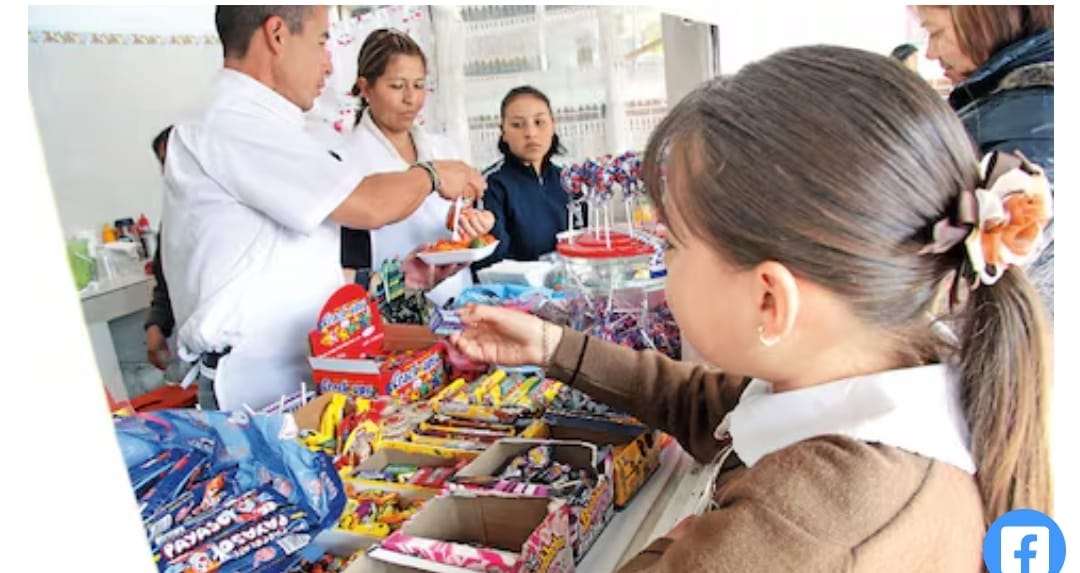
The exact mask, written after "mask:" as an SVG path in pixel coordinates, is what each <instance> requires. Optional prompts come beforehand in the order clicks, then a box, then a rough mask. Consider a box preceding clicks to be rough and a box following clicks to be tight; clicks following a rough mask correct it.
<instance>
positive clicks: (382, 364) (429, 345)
mask: <svg viewBox="0 0 1080 573" xmlns="http://www.w3.org/2000/svg"><path fill="white" fill-rule="evenodd" d="M309 344H310V347H311V357H310V358H309V359H308V361H309V363H310V364H311V370H312V375H313V380H314V381H315V384H316V386H317V388H318V390H319V392H320V393H326V392H340V393H342V394H348V395H350V396H356V397H361V398H372V397H375V396H395V397H397V398H399V399H401V400H402V401H405V402H415V401H417V400H421V399H424V398H426V397H428V396H429V395H431V394H433V393H434V392H435V391H437V390H438V389H439V388H441V387H442V386H443V385H445V383H446V370H445V365H444V351H443V345H441V344H440V343H439V341H438V339H437V338H435V336H434V335H433V334H432V333H431V332H430V331H429V330H427V329H426V328H424V327H423V326H410V325H393V324H384V323H383V320H382V316H381V315H380V314H379V309H378V308H377V307H376V306H375V305H374V304H373V303H372V301H371V300H370V299H369V297H368V293H367V291H366V290H364V288H363V287H361V286H360V285H355V284H353V285H345V286H343V287H341V288H340V289H338V291H337V292H335V293H334V294H333V295H332V296H331V297H330V299H329V300H328V301H327V302H326V305H325V306H323V309H322V312H321V313H319V319H318V322H317V326H316V328H315V329H314V330H312V331H311V333H310V335H309Z"/></svg>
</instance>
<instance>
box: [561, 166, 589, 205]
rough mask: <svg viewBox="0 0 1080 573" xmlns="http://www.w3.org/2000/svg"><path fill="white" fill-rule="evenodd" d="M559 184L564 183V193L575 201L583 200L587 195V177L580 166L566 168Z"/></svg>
mask: <svg viewBox="0 0 1080 573" xmlns="http://www.w3.org/2000/svg"><path fill="white" fill-rule="evenodd" d="M559 182H560V183H562V188H563V191H566V192H567V193H569V194H570V196H571V197H573V198H575V199H579V198H581V196H582V195H583V194H584V193H585V177H584V175H583V174H582V171H581V167H580V166H578V165H567V166H566V167H564V168H563V170H562V175H561V176H560V177H559Z"/></svg>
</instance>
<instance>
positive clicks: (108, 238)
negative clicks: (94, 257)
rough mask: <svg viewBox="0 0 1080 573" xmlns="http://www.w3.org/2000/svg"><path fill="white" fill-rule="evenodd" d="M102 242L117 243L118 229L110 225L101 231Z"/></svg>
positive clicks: (106, 225)
mask: <svg viewBox="0 0 1080 573" xmlns="http://www.w3.org/2000/svg"><path fill="white" fill-rule="evenodd" d="M101 242H102V243H106V244H108V243H115V242H116V229H114V228H113V226H112V225H109V224H108V223H106V224H105V227H103V228H102V229H101Z"/></svg>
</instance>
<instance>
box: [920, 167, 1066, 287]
mask: <svg viewBox="0 0 1080 573" xmlns="http://www.w3.org/2000/svg"><path fill="white" fill-rule="evenodd" d="M979 172H980V174H981V175H982V177H981V180H980V183H979V185H978V187H976V188H975V189H974V190H968V191H963V192H962V193H961V194H960V198H959V202H958V205H957V209H956V213H955V216H953V217H946V218H943V219H941V220H940V221H938V222H937V223H936V224H935V225H934V227H933V231H932V241H931V243H930V244H929V245H927V246H926V247H924V248H923V249H922V250H921V251H919V252H920V253H923V254H927V253H944V252H947V251H950V250H952V249H953V248H954V247H955V246H956V245H958V244H960V243H961V242H963V244H964V249H965V251H966V257H965V260H964V265H963V268H962V269H961V270H960V274H961V275H962V278H963V280H962V281H961V280H960V278H959V277H958V279H957V281H956V283H957V285H959V284H960V283H961V282H963V283H965V284H967V285H968V287H969V290H975V289H976V288H978V286H979V285H980V284H983V285H992V284H994V283H996V282H997V281H998V280H1000V279H1001V277H1002V276H1004V275H1005V271H1006V270H1008V268H1009V267H1010V266H1012V265H1021V266H1023V265H1027V264H1029V263H1031V262H1032V261H1033V260H1034V259H1035V257H1037V256H1038V254H1039V252H1040V251H1041V248H1042V246H1043V241H1044V237H1043V230H1044V229H1045V228H1046V226H1047V225H1048V224H1049V223H1050V220H1051V219H1052V217H1053V208H1052V201H1053V200H1052V197H1051V194H1050V182H1049V180H1048V179H1047V178H1046V174H1045V173H1044V172H1043V170H1042V168H1040V167H1039V166H1038V165H1035V164H1034V163H1031V162H1030V161H1028V160H1027V158H1026V157H1024V156H1023V155H1022V154H1021V153H1020V152H1019V151H1018V152H1016V153H1004V152H1001V151H994V152H992V153H988V154H986V155H985V156H984V157H983V159H982V161H981V162H980V164H979ZM955 294H960V293H958V292H957V293H954V295H955ZM955 299H956V297H955V296H954V300H955Z"/></svg>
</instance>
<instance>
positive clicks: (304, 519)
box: [155, 492, 311, 573]
mask: <svg viewBox="0 0 1080 573" xmlns="http://www.w3.org/2000/svg"><path fill="white" fill-rule="evenodd" d="M262 493H265V492H262ZM259 499H260V500H261V499H262V498H261V497H260V498H259ZM249 501H253V500H250V499H249ZM243 503H244V502H238V504H237V506H236V508H235V512H233V514H232V515H230V516H226V515H225V514H226V512H230V511H233V510H232V509H231V508H230V509H225V510H223V512H221V513H220V514H219V515H218V516H215V519H213V520H211V521H210V522H209V523H214V524H222V525H226V526H227V529H225V528H223V529H222V530H220V531H218V533H217V534H216V535H212V536H210V537H209V538H207V539H206V540H205V541H203V542H202V543H198V544H196V545H194V546H193V547H191V548H190V549H188V550H187V551H183V552H181V551H179V550H178V549H179V548H182V547H187V545H186V543H183V544H181V543H180V542H181V541H184V542H186V541H187V540H189V539H197V538H198V537H199V536H198V534H197V533H196V532H191V534H189V535H188V536H186V537H184V538H181V539H180V540H174V541H173V542H170V543H173V544H174V545H163V546H162V548H161V550H160V552H156V553H155V559H157V563H158V570H159V571H162V572H163V573H180V572H184V573H186V572H187V571H215V570H221V571H224V570H232V571H245V570H246V571H254V570H257V563H256V562H262V563H269V562H273V561H275V560H277V559H278V558H280V556H281V555H282V554H285V555H290V554H293V553H296V552H298V551H299V550H301V549H303V548H304V547H305V546H306V545H308V543H310V542H311V535H309V534H308V532H309V531H310V530H311V524H310V522H309V519H308V514H307V512H306V511H304V510H302V509H298V508H296V507H295V506H280V505H277V503H276V502H270V501H262V502H261V503H257V504H255V505H253V506H251V507H247V506H245V505H243ZM245 510H246V511H245ZM219 520H220V521H219ZM271 543H276V545H277V550H275V551H274V555H270V554H269V553H268V552H266V551H261V549H262V548H263V547H265V546H269V545H270V544H271ZM278 550H280V551H278ZM170 554H173V555H174V556H173V557H171V558H170V557H169V555H170ZM227 565H228V567H226V566H227Z"/></svg>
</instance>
